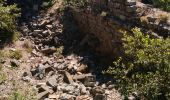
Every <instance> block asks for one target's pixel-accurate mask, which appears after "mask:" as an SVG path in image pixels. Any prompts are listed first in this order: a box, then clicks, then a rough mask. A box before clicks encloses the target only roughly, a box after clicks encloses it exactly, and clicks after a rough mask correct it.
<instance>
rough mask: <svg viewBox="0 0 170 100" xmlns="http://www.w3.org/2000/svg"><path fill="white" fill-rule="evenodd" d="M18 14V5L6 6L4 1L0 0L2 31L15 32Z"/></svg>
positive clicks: (0, 26) (0, 24)
mask: <svg viewBox="0 0 170 100" xmlns="http://www.w3.org/2000/svg"><path fill="white" fill-rule="evenodd" d="M18 12H19V9H18V8H17V7H16V5H5V2H4V0H0V14H1V15H0V29H3V30H8V31H13V29H14V28H15V20H16V17H18V16H19V13H18Z"/></svg>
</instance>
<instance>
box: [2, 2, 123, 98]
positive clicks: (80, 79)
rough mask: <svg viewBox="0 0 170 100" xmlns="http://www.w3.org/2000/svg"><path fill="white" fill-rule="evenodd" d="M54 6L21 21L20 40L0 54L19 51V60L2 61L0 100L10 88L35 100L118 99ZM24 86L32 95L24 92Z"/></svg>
mask: <svg viewBox="0 0 170 100" xmlns="http://www.w3.org/2000/svg"><path fill="white" fill-rule="evenodd" d="M59 8H60V7H59V3H57V4H55V5H54V7H53V8H51V9H50V10H49V11H47V12H45V13H42V14H40V15H38V16H36V17H33V18H32V21H30V22H27V23H22V25H21V26H20V27H19V30H20V32H21V33H22V34H21V37H20V39H19V40H18V41H17V42H16V43H15V44H13V45H12V46H9V47H7V48H6V50H4V51H16V50H20V53H21V54H22V58H21V59H20V60H16V59H11V58H8V59H3V67H2V70H3V71H4V72H5V74H6V75H7V79H6V80H5V81H4V82H2V83H0V100H5V99H7V100H8V98H9V97H10V94H11V91H13V90H14V89H15V88H19V89H20V90H21V92H24V93H25V95H27V96H28V95H29V96H30V97H34V96H35V97H36V99H38V100H121V99H122V97H121V95H120V94H119V93H118V92H117V91H116V90H115V88H114V85H113V82H114V80H113V79H112V78H106V77H104V75H102V74H101V71H102V70H101V68H100V66H102V65H101V64H102V63H100V62H96V61H98V60H96V59H98V58H96V55H94V54H93V52H92V50H91V48H89V43H86V41H85V42H84V36H85V35H82V34H80V32H79V30H78V26H77V25H76V22H75V21H74V19H73V17H72V14H71V13H70V12H69V11H68V10H65V11H61V9H59ZM13 65H16V68H15V69H11V66H12V67H13ZM30 88H34V90H36V92H35V94H36V95H35V94H28V91H31V90H29V89H30ZM25 91H27V92H25ZM30 97H27V99H26V100H31V98H30Z"/></svg>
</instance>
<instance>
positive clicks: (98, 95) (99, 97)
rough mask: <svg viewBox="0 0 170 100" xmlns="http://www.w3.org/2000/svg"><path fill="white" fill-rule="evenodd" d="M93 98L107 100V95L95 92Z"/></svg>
mask: <svg viewBox="0 0 170 100" xmlns="http://www.w3.org/2000/svg"><path fill="white" fill-rule="evenodd" d="M93 100H107V97H106V95H105V94H96V95H95V96H94V98H93Z"/></svg>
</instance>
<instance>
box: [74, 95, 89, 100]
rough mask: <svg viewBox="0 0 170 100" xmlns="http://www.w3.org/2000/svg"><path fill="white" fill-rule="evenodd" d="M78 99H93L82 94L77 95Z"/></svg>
mask: <svg viewBox="0 0 170 100" xmlns="http://www.w3.org/2000/svg"><path fill="white" fill-rule="evenodd" d="M76 100H92V98H91V97H89V96H88V95H81V96H77V97H76Z"/></svg>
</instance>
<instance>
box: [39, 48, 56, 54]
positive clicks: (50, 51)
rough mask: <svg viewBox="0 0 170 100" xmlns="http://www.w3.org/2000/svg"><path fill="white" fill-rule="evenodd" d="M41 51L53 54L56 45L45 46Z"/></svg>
mask: <svg viewBox="0 0 170 100" xmlns="http://www.w3.org/2000/svg"><path fill="white" fill-rule="evenodd" d="M41 52H42V53H44V54H52V53H54V52H56V48H55V47H48V48H44V49H42V50H41Z"/></svg>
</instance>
